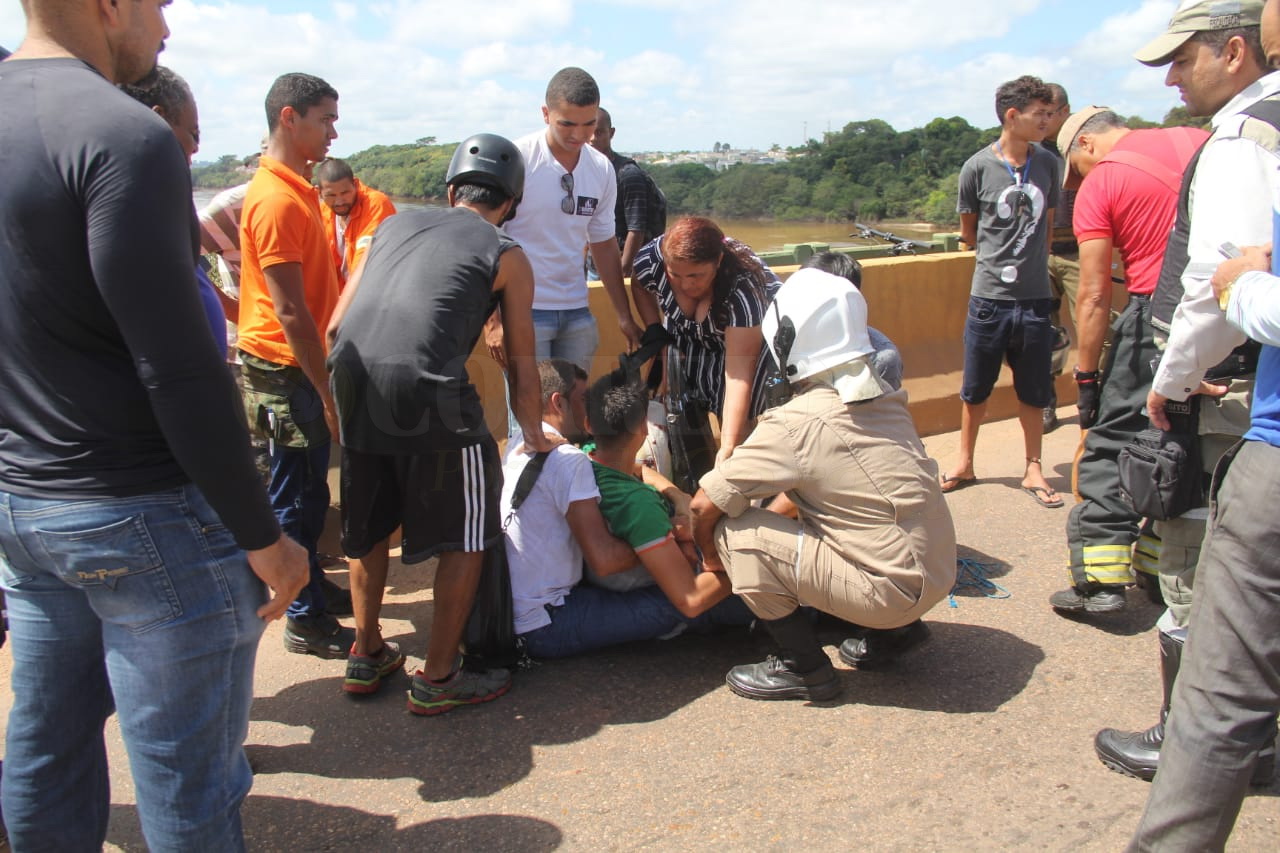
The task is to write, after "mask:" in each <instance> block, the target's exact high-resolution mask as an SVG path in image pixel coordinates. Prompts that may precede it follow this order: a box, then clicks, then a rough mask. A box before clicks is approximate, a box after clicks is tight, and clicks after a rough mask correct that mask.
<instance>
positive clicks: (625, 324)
mask: <svg viewBox="0 0 1280 853" xmlns="http://www.w3.org/2000/svg"><path fill="white" fill-rule="evenodd" d="M618 328H619V329H621V330H622V336H623V337H624V338H626V339H627V352H635V351H636V350H638V349H639V348H640V338H641V337H642V336H643V335H644V330H643V329H641V328H640V327H639V326H638V325H636V321H635V320H633V319H632V318H631V313H630V312H627V316H625V317H619V318H618Z"/></svg>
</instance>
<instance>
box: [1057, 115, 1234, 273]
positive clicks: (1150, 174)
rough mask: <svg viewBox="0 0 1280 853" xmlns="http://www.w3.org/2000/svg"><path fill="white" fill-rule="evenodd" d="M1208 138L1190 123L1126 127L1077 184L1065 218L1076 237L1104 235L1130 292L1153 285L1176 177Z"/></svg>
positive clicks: (1165, 240) (1174, 201) (1169, 222)
mask: <svg viewBox="0 0 1280 853" xmlns="http://www.w3.org/2000/svg"><path fill="white" fill-rule="evenodd" d="M1208 138H1209V134H1208V132H1207V131H1204V130H1200V129H1199V128H1194V127H1169V128H1154V129H1151V130H1134V131H1131V132H1129V133H1127V134H1125V135H1124V136H1122V137H1121V138H1120V139H1119V141H1117V142H1116V144H1115V147H1114V148H1112V150H1111V152H1110V153H1108V154H1107V156H1105V157H1103V158H1102V159H1101V160H1099V161H1098V163H1097V164H1096V165H1095V166H1094V167H1093V170H1092V171H1090V172H1089V174H1088V176H1086V177H1085V179H1084V182H1083V183H1082V184H1081V185H1080V191H1079V193H1077V195H1076V206H1075V214H1074V217H1073V219H1072V223H1071V225H1072V229H1073V230H1074V231H1075V235H1076V241H1077V242H1079V243H1083V242H1085V241H1086V240H1097V239H1101V238H1110V240H1111V241H1112V243H1113V244H1114V245H1115V247H1116V248H1117V249H1118V250H1119V251H1120V257H1121V258H1122V259H1123V260H1124V269H1125V276H1126V278H1127V282H1126V284H1127V286H1128V288H1129V292H1130V293H1135V294H1143V295H1146V294H1150V293H1151V292H1152V291H1153V290H1155V288H1156V280H1157V279H1158V278H1159V277H1160V265H1161V263H1162V262H1163V261H1164V250H1165V246H1166V244H1167V243H1168V241H1169V230H1170V229H1171V228H1172V227H1173V219H1174V214H1175V213H1176V212H1177V203H1178V190H1177V183H1178V181H1179V180H1181V177H1182V173H1183V170H1185V169H1186V167H1187V163H1188V161H1190V160H1191V157H1192V156H1193V155H1194V154H1195V152H1196V151H1197V150H1198V149H1199V148H1200V146H1201V145H1202V144H1204V141H1205V140H1206V139H1208ZM1153 161H1154V162H1153ZM1139 164H1141V165H1139Z"/></svg>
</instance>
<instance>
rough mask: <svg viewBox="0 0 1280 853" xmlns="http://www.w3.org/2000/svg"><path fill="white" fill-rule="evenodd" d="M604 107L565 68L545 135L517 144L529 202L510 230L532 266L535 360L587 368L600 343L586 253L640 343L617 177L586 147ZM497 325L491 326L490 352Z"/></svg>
mask: <svg viewBox="0 0 1280 853" xmlns="http://www.w3.org/2000/svg"><path fill="white" fill-rule="evenodd" d="M599 106H600V89H599V87H598V86H596V82H595V80H593V79H592V77H591V75H590V74H588V73H587V72H585V71H583V70H582V69H581V68H562V69H561V70H560V71H558V72H556V74H555V76H554V77H552V78H551V82H550V83H549V84H548V85H547V94H546V104H545V105H544V106H543V108H542V118H543V121H545V122H546V124H547V128H546V130H545V131H538V132H537V133H532V134H529V135H528V136H524V137H522V138H520V139H518V140H516V146H517V147H518V148H519V149H520V153H521V154H522V155H523V156H524V160H525V186H524V198H523V200H522V201H521V202H520V208H519V211H518V212H517V213H516V217H515V218H514V219H513V220H511V221H510V222H509V223H507V226H506V230H507V233H508V234H510V235H511V237H512V239H514V240H516V241H517V242H519V243H520V245H521V246H522V247H523V248H524V250H525V253H526V254H527V255H528V256H529V261H530V263H532V264H533V276H534V292H533V323H534V331H535V333H536V336H537V354H538V358H539V359H540V360H542V359H547V358H553V357H554V358H564V359H568V360H569V361H571V362H573V363H574V364H577V365H578V366H579V367H582V368H583V369H589V368H590V364H591V359H592V357H593V356H594V355H595V351H596V346H597V344H598V343H599V339H600V338H599V332H598V330H597V329H596V324H595V319H594V318H593V317H592V315H591V310H590V308H589V306H588V300H587V282H586V272H585V266H584V261H585V258H584V256H583V250H584V249H585V248H588V247H589V248H590V250H591V257H592V259H593V260H594V261H595V266H596V270H598V271H599V273H600V281H601V282H602V283H603V284H604V287H605V291H606V292H607V293H608V294H609V301H610V302H611V303H612V304H613V309H614V311H615V312H616V313H617V316H618V326H619V327H620V328H621V330H622V334H623V335H624V336H625V337H626V339H627V342H628V343H629V344H630V346H631V347H633V348H634V347H636V346H639V343H640V327H639V326H638V325H637V324H636V321H635V319H634V318H633V317H632V314H631V303H630V301H629V299H628V297H627V290H626V286H625V285H624V283H623V281H622V260H621V256H620V255H619V252H618V242H617V240H616V239H615V234H614V202H615V200H616V198H617V194H618V188H617V178H616V177H615V175H614V171H613V166H612V165H611V164H610V163H609V158H607V157H606V156H605V155H603V154H601V153H600V152H599V151H596V150H595V149H594V148H592V147H591V145H590V144H589V143H590V141H591V138H592V136H593V134H594V133H595V126H596V117H597V112H598V110H599ZM498 328H499V327H498V326H497V325H496V323H491V324H490V325H489V326H488V327H487V334H488V341H489V344H490V349H491V350H492V349H493V346H494V341H495V335H496V334H497V333H498ZM614 355H616V354H615V353H610V354H609V357H610V358H612V357H613V356H614Z"/></svg>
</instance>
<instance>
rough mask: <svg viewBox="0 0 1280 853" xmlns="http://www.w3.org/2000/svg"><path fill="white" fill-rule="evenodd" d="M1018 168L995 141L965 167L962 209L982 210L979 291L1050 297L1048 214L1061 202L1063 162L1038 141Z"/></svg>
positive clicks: (976, 283)
mask: <svg viewBox="0 0 1280 853" xmlns="http://www.w3.org/2000/svg"><path fill="white" fill-rule="evenodd" d="M1027 158H1028V159H1027V162H1026V163H1024V164H1023V167H1022V168H1020V169H1017V170H1015V174H1016V176H1017V177H1016V178H1015V177H1014V175H1011V174H1010V170H1009V167H1008V166H1007V165H1006V164H1005V162H1004V161H1003V160H1001V159H1000V158H999V157H998V156H996V152H995V151H993V150H992V147H991V146H990V145H988V146H985V147H984V148H983V149H982V150H981V151H979V152H978V153H977V154H974V155H973V156H972V157H970V158H969V159H968V160H966V161H965V164H964V166H963V167H961V169H960V195H959V199H958V201H957V202H956V211H957V212H959V213H976V214H978V246H977V250H978V253H977V254H978V260H977V265H976V266H975V268H974V271H973V289H972V291H971V293H972V294H973V295H974V296H981V297H985V298H987V299H1003V300H1022V299H1048V298H1049V297H1050V296H1052V292H1051V290H1050V287H1049V239H1048V238H1049V232H1048V218H1047V217H1046V214H1047V213H1048V212H1049V211H1052V210H1053V209H1054V208H1055V207H1056V206H1057V204H1058V195H1059V193H1060V192H1061V186H1062V163H1061V161H1060V160H1059V159H1058V158H1057V157H1055V156H1054V155H1053V154H1051V153H1050V152H1048V151H1046V150H1045V149H1043V148H1041V147H1040V146H1038V145H1032V146H1031V147H1030V148H1029V149H1028V154H1027Z"/></svg>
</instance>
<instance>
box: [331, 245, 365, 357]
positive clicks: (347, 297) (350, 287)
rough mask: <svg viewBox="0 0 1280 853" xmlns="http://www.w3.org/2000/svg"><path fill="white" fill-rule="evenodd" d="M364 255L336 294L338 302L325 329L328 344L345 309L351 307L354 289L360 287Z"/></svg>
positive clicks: (344, 313) (345, 313)
mask: <svg viewBox="0 0 1280 853" xmlns="http://www.w3.org/2000/svg"><path fill="white" fill-rule="evenodd" d="M363 273H364V257H363V256H361V258H360V262H359V263H358V264H356V268H355V269H354V270H352V271H351V275H350V276H349V277H348V278H347V285H346V287H344V288H342V293H341V294H340V295H339V296H338V304H337V305H335V306H334V308H333V316H332V317H330V318H329V328H328V329H326V330H325V340H326V341H327V342H328V344H329V346H333V341H334V339H335V338H337V336H338V326H340V325H341V324H342V319H343V318H344V317H346V316H347V309H348V308H350V307H351V300H353V299H355V298H356V291H357V290H359V289H360V279H362V278H364V275H363Z"/></svg>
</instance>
